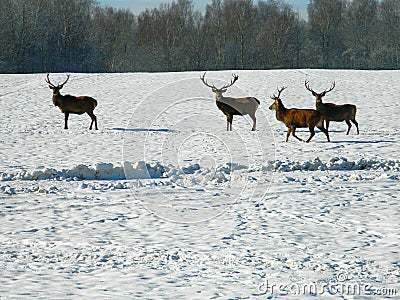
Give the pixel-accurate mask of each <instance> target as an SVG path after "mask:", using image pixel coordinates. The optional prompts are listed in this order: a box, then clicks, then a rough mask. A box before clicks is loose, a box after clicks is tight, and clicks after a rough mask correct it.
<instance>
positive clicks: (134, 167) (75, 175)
mask: <svg viewBox="0 0 400 300" xmlns="http://www.w3.org/2000/svg"><path fill="white" fill-rule="evenodd" d="M260 170H261V171H263V172H270V171H273V172H294V171H355V170H376V171H396V172H399V171H400V161H399V160H396V161H395V160H384V159H379V158H373V159H366V158H361V159H359V160H356V161H351V160H348V159H347V158H345V157H334V158H332V159H330V160H329V161H328V162H323V161H322V160H320V159H319V158H318V157H317V158H315V159H314V160H312V161H303V162H300V161H292V160H289V159H287V160H284V161H282V160H274V161H267V162H266V163H265V164H263V165H261V166H251V167H248V166H244V165H240V164H234V163H226V164H224V165H220V166H217V167H216V168H209V167H201V166H200V165H199V164H198V163H195V164H190V165H188V166H185V167H177V166H173V165H167V166H163V165H161V164H160V163H156V164H149V163H145V162H144V161H139V162H137V163H135V164H133V163H130V162H124V167H123V166H122V165H117V166H115V165H113V164H112V163H98V164H96V165H95V166H88V165H84V164H79V165H77V166H75V167H72V168H70V169H62V170H57V169H54V168H50V167H39V168H37V169H35V170H18V171H15V172H11V173H7V172H0V181H14V180H126V179H157V178H169V179H170V180H171V181H173V182H175V181H179V180H182V178H183V177H185V176H187V175H190V176H191V177H193V178H196V177H198V180H195V181H196V183H199V182H198V181H199V180H200V181H203V183H204V181H210V180H216V181H217V182H226V181H228V177H229V176H230V175H231V174H232V173H233V172H234V171H238V173H243V171H244V173H247V172H256V171H260ZM125 173H126V174H127V175H128V176H126V174H125ZM127 177H128V178H127Z"/></svg>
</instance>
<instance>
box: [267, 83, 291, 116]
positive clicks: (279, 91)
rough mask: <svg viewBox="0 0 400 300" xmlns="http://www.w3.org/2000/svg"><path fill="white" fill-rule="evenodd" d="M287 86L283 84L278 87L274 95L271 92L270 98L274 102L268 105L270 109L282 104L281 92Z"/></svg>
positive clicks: (276, 108) (275, 108)
mask: <svg viewBox="0 0 400 300" xmlns="http://www.w3.org/2000/svg"><path fill="white" fill-rule="evenodd" d="M286 88H287V86H283V87H281V88H280V89H279V88H278V95H277V96H276V95H275V94H273V95H272V96H271V99H272V100H274V103H272V104H271V106H270V107H269V109H270V110H278V108H279V105H280V104H282V101H281V98H280V96H281V93H282V92H283V91H284V90H285V89H286Z"/></svg>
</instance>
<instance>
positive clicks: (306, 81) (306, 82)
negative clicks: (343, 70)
mask: <svg viewBox="0 0 400 300" xmlns="http://www.w3.org/2000/svg"><path fill="white" fill-rule="evenodd" d="M304 85H305V86H306V89H307V90H309V91H310V92H311V93H313V94H318V93H317V92H315V91H314V90H313V89H311V88H310V85H309V81H308V80H307V79H306V80H305V81H304ZM334 88H335V81H333V82H332V86H331V87H330V89H329V90H325V91H323V92H322V93H321V95H322V96H325V94H326V93H329V92H330V91H332V90H333V89H334Z"/></svg>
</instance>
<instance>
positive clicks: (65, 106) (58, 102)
mask: <svg viewBox="0 0 400 300" xmlns="http://www.w3.org/2000/svg"><path fill="white" fill-rule="evenodd" d="M68 79H69V75H67V79H66V80H65V81H64V82H63V83H62V84H58V85H57V86H56V85H54V84H53V83H51V82H50V79H49V74H47V76H46V79H45V80H46V82H47V83H48V84H49V88H50V89H52V90H53V103H54V105H55V106H58V108H59V109H60V110H61V112H62V113H64V116H65V125H64V129H68V117H69V114H78V115H81V114H84V113H87V114H88V115H89V116H90V118H91V119H92V123H90V127H89V129H90V130H91V129H92V127H93V123H94V126H95V129H96V130H97V129H98V128H97V117H96V116H95V115H94V113H93V110H94V109H95V108H96V106H97V101H96V99H93V98H92V97H88V96H79V97H76V96H71V95H64V96H63V95H61V94H60V90H61V89H62V88H63V87H64V84H66V83H67V82H68Z"/></svg>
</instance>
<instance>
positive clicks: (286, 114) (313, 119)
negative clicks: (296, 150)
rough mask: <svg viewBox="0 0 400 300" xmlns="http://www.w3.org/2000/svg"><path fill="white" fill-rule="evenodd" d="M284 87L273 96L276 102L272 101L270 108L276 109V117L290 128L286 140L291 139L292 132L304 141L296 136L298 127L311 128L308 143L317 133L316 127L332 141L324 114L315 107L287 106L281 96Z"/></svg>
mask: <svg viewBox="0 0 400 300" xmlns="http://www.w3.org/2000/svg"><path fill="white" fill-rule="evenodd" d="M284 89H285V88H282V89H281V90H278V91H279V94H278V96H275V95H274V96H272V97H271V98H272V99H273V100H274V103H272V105H271V106H270V107H269V109H270V110H275V111H276V119H277V120H278V121H281V122H283V123H284V124H285V125H286V127H287V128H288V132H287V134H286V142H287V141H288V140H289V136H290V134H291V133H292V135H293V136H294V137H295V138H296V139H298V140H299V141H302V139H300V138H299V137H297V136H296V128H308V129H309V130H310V137H309V138H308V140H307V143H308V142H310V141H311V139H312V138H313V136H314V135H315V131H314V128H315V127H317V128H318V129H320V130H321V131H322V132H323V133H325V135H326V137H327V139H328V142H330V139H329V133H328V130H327V129H325V128H324V125H323V121H324V117H323V115H322V114H321V113H320V112H318V111H316V110H314V109H298V108H286V107H285V106H284V105H283V103H282V100H281V99H280V98H279V97H280V93H281V92H282V91H283V90H284Z"/></svg>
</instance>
